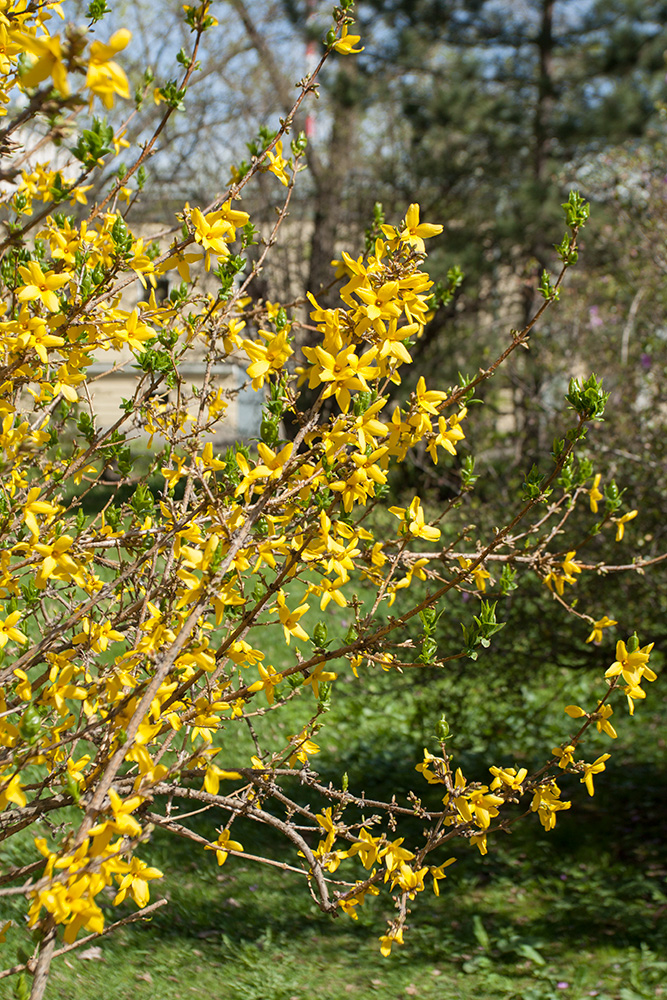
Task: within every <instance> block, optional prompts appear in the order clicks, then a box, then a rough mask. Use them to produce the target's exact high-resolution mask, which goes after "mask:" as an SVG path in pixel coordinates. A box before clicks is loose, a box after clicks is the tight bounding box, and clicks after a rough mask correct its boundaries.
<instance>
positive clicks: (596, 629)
mask: <svg viewBox="0 0 667 1000" xmlns="http://www.w3.org/2000/svg"><path fill="white" fill-rule="evenodd" d="M613 625H618V622H617V621H616V620H615V619H614V618H609V617H608V616H607V615H604V616H603V617H602V618H600V620H599V621H597V622H593V630H592V632H591V634H590V635H589V637H588V639H586V642H602V630H603V629H605V628H611V627H612V626H613Z"/></svg>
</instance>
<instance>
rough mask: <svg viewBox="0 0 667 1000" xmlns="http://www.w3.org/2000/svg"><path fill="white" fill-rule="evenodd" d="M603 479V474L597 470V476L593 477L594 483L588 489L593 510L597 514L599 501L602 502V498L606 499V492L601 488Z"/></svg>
mask: <svg viewBox="0 0 667 1000" xmlns="http://www.w3.org/2000/svg"><path fill="white" fill-rule="evenodd" d="M601 479H602V474H601V473H599V472H597V473H596V474H595V478H594V479H593V485H592V486H591V488H590V490H589V491H588V502H589V503H590V505H591V511H592V512H593V513H594V514H597V512H598V503H599V502H600V500H603V499H604V494H603V493H602V491H601V490H600V488H599V487H600V480H601Z"/></svg>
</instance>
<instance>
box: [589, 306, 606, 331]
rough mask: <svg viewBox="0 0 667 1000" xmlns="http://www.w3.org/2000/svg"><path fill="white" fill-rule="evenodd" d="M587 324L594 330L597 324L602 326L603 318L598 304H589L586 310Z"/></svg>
mask: <svg viewBox="0 0 667 1000" xmlns="http://www.w3.org/2000/svg"><path fill="white" fill-rule="evenodd" d="M588 325H589V327H590V328H591V330H595V329H596V328H597V327H599V326H604V320H603V319H602V317H601V316H600V310H599V308H598V306H591V307H590V309H589V310H588Z"/></svg>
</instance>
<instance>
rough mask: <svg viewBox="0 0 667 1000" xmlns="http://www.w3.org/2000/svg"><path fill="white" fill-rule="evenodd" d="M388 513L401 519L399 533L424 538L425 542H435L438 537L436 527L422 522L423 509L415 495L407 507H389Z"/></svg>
mask: <svg viewBox="0 0 667 1000" xmlns="http://www.w3.org/2000/svg"><path fill="white" fill-rule="evenodd" d="M389 513H390V514H394V515H395V517H400V518H401V520H402V521H403V524H402V525H401V528H400V531H399V534H401V535H407V536H408V537H410V536H411V537H413V538H424V539H426V541H427V542H435V541H437V540H438V538H440V531H439V529H438V528H432V527H430V526H429V525H428V524H426V523H425V522H424V509H423V507H422V506H421V500H420V499H419V497H415V498H414V499H413V500H412V502H411V504H410V506H409V507H390V508H389Z"/></svg>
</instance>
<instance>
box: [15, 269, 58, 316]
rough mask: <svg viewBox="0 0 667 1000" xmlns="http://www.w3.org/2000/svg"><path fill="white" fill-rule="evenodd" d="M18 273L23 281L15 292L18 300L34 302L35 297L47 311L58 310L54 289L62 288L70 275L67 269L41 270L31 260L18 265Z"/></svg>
mask: <svg viewBox="0 0 667 1000" xmlns="http://www.w3.org/2000/svg"><path fill="white" fill-rule="evenodd" d="M19 274H20V275H21V277H22V278H23V280H24V281H25V285H21V286H20V288H19V289H18V291H17V293H16V297H17V299H18V300H19V302H34V300H35V299H37V300H39V301H40V302H43V303H44V305H45V306H46V308H47V309H48V310H49V312H53V313H55V312H60V302H59V301H58V296H57V295H56V289H58V288H62V287H63V286H64V285H66V284H67V283H68V281H69V280H70V279H71V277H72V275H71V274H69V272H68V271H63V272H62V273H61V274H56V272H55V271H47V272H46V274H44V272H43V271H42V269H41V267H40V266H39V264H38V263H37V262H36V261H34V260H31V261H29V262H28V266H27V267H24V266H23V265H22V264H20V265H19Z"/></svg>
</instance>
